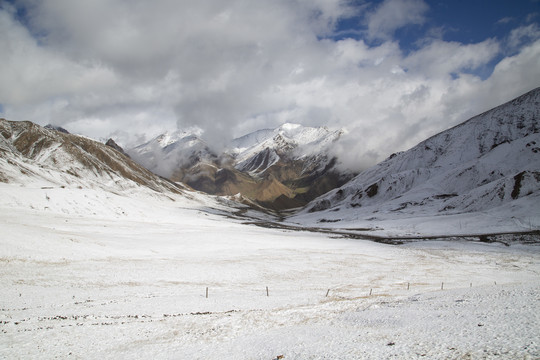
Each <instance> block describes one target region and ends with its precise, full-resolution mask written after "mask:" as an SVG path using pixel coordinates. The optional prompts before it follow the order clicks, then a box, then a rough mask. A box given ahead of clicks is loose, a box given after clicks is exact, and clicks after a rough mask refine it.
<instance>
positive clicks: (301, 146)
mask: <svg viewBox="0 0 540 360" xmlns="http://www.w3.org/2000/svg"><path fill="white" fill-rule="evenodd" d="M342 134H343V130H337V131H330V130H329V129H328V128H326V127H305V126H302V125H299V124H289V123H287V124H283V125H281V126H280V127H278V128H276V129H273V130H270V129H266V130H259V131H256V132H254V133H251V134H248V135H245V136H243V137H241V138H238V139H235V140H233V147H232V150H231V153H232V155H233V156H234V157H235V159H236V168H237V169H239V170H242V171H248V172H252V173H254V174H259V175H260V174H262V173H264V172H265V171H266V170H267V169H268V168H269V167H270V166H272V165H274V164H276V163H277V162H278V161H279V160H280V159H281V158H283V157H287V158H289V159H292V160H298V159H301V158H306V157H314V158H315V157H317V158H318V159H321V157H320V156H319V155H321V154H326V153H327V152H328V147H329V145H331V144H332V143H333V142H334V141H337V140H338V139H339V137H340V136H341V135H342ZM262 157H264V158H265V159H269V160H270V159H271V161H261V160H262ZM261 164H266V166H261ZM254 165H256V166H254ZM324 165H326V164H324Z"/></svg>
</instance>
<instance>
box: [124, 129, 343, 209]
mask: <svg viewBox="0 0 540 360" xmlns="http://www.w3.org/2000/svg"><path fill="white" fill-rule="evenodd" d="M342 134H343V130H336V131H332V130H329V129H328V128H326V127H317V128H315V127H304V126H301V125H298V124H284V125H282V126H280V127H278V128H276V129H263V130H259V131H256V132H253V133H250V134H247V135H245V136H242V137H240V138H237V139H234V140H233V141H232V142H231V143H230V145H229V146H228V147H227V148H226V149H225V150H224V151H223V152H221V153H219V154H216V153H215V152H213V151H212V150H211V148H210V147H209V146H208V144H207V143H206V142H205V141H204V140H203V139H202V138H201V134H200V133H197V132H186V131H175V132H170V133H165V134H162V135H159V136H157V137H155V138H154V139H152V140H150V141H148V142H146V143H144V144H141V145H139V146H136V147H134V148H132V149H129V150H127V153H128V154H129V155H130V156H131V157H132V158H133V159H135V160H136V161H138V162H139V163H140V164H142V165H143V166H145V167H147V168H148V169H150V170H151V171H153V172H155V173H157V174H160V175H161V176H164V177H167V178H169V179H171V180H173V181H177V182H182V183H185V184H187V185H189V186H190V187H192V188H193V189H196V190H199V191H203V192H205V193H208V194H212V195H230V196H232V195H238V194H240V195H241V196H242V197H244V198H246V199H247V200H249V201H256V202H258V203H259V204H260V205H262V206H264V207H267V208H271V209H274V210H283V209H287V208H295V207H301V206H303V205H306V204H307V203H308V202H309V201H311V200H312V199H314V198H315V197H317V196H319V195H322V194H324V193H326V192H327V191H329V190H331V189H333V188H335V187H337V186H340V185H343V184H344V183H345V182H346V181H347V180H349V179H351V178H352V176H353V174H350V173H345V172H342V171H338V170H337V168H336V167H335V164H336V159H335V158H333V157H332V156H331V155H329V150H330V149H331V146H332V144H333V143H334V142H336V141H338V140H339V138H340V137H341V135H342Z"/></svg>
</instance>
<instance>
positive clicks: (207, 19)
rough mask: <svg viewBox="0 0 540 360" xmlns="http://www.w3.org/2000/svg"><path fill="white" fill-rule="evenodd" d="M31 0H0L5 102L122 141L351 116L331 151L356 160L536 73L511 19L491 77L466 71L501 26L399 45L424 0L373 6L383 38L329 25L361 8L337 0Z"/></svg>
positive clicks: (483, 104)
mask: <svg viewBox="0 0 540 360" xmlns="http://www.w3.org/2000/svg"><path fill="white" fill-rule="evenodd" d="M26 2H27V3H31V7H30V8H29V10H28V11H29V17H28V19H27V21H28V24H30V25H28V26H29V28H27V27H26V26H24V25H23V24H21V23H20V22H18V21H17V19H16V16H15V13H14V12H13V11H12V10H10V9H8V8H3V9H2V8H0V46H1V48H2V49H3V56H2V65H3V66H2V67H0V82H1V83H2V86H0V104H3V107H4V114H5V116H6V117H8V118H11V119H15V120H22V119H29V120H33V121H36V122H38V123H41V124H43V125H45V124H46V123H48V122H54V123H57V124H59V125H63V126H65V127H66V128H67V129H68V130H70V131H75V132H80V133H83V134H85V135H89V136H94V137H107V136H109V135H110V134H117V135H118V136H121V138H122V139H123V141H125V142H126V143H130V142H135V141H141V139H142V138H143V137H144V136H141V134H143V135H144V134H146V135H147V136H154V135H156V134H157V133H159V132H161V131H164V130H167V129H170V130H172V127H174V126H179V127H181V128H187V127H191V126H199V127H201V128H202V129H203V130H204V131H205V134H204V137H205V138H207V139H208V141H209V142H210V143H211V144H214V145H216V146H219V144H220V143H221V144H222V143H224V142H225V141H227V140H228V139H229V138H230V137H232V136H239V135H242V134H244V133H246V132H249V131H253V130H256V129H260V128H267V127H275V126H278V125H280V124H281V123H284V122H298V123H302V124H305V125H312V126H313V125H328V126H330V127H336V128H337V127H346V128H347V129H348V130H349V135H348V136H347V138H346V139H345V140H346V142H344V143H343V144H344V145H346V146H343V147H342V150H343V151H340V149H339V148H337V149H336V153H338V154H339V155H340V156H341V159H342V161H343V163H344V164H345V165H346V166H349V167H354V168H358V167H359V166H365V165H368V164H372V163H373V162H375V161H377V160H381V159H382V158H384V157H386V156H388V155H389V154H390V153H392V152H395V151H398V150H405V149H406V148H408V147H410V146H413V145H414V144H415V143H417V142H418V141H421V140H422V139H424V138H425V137H427V136H430V135H433V134H434V133H436V132H438V131H441V130H444V129H445V128H448V127H450V126H453V125H455V124H456V123H458V122H461V121H463V120H466V117H467V116H472V115H474V114H476V113H479V112H480V111H484V110H486V109H488V108H489V107H488V106H495V105H497V104H499V103H501V102H502V101H505V100H509V99H510V98H512V97H514V96H517V95H520V94H521V93H523V92H525V91H527V90H530V89H532V88H534V87H536V86H538V84H537V79H539V78H540V76H539V75H538V74H537V72H538V71H537V69H540V66H539V64H538V60H537V59H538V58H540V56H539V55H540V54H539V48H540V45H539V43H538V41H537V40H535V41H532V40H531V34H533V35H534V31H535V28H534V27H532V28H523V29H516V31H515V33H514V34H515V36H514V37H510V38H511V39H513V38H515V39H517V40H515V41H513V40H511V41H510V42H511V43H514V44H515V51H514V52H513V53H512V57H507V58H505V59H503V60H502V61H500V63H499V64H498V65H497V67H496V68H495V71H494V72H493V74H492V75H491V76H490V77H489V78H488V79H480V78H479V77H477V76H474V75H472V74H471V73H474V70H475V69H478V68H481V67H482V66H485V65H486V64H487V63H489V62H490V61H492V60H493V59H494V57H495V56H496V55H497V54H500V51H501V47H502V45H501V44H499V43H498V42H497V41H495V40H489V39H488V40H485V41H482V42H480V43H477V44H470V45H463V44H460V43H457V42H445V41H443V40H442V39H440V38H438V39H433V38H430V39H429V40H426V41H425V42H421V44H422V45H420V47H419V49H418V50H417V51H415V52H412V53H410V54H408V55H404V53H403V52H402V49H401V48H400V45H399V43H398V42H397V41H396V40H394V39H392V37H391V36H390V35H391V34H392V33H393V32H394V31H395V30H396V29H398V28H399V27H402V26H406V25H408V24H421V23H423V22H424V21H425V19H424V17H425V14H426V11H427V6H426V5H425V4H424V3H423V2H421V1H408V0H407V1H385V2H384V3H383V4H382V5H381V6H380V7H379V8H377V9H376V11H375V12H374V13H372V14H369V15H368V18H369V19H370V22H369V26H370V27H369V31H370V34H372V36H374V37H377V38H378V39H379V40H381V41H380V45H378V46H376V47H370V46H369V45H368V44H367V43H366V42H364V41H363V40H361V39H358V40H355V39H345V40H341V41H334V40H332V39H331V38H329V37H328V35H329V34H332V32H333V31H334V30H335V28H334V27H335V25H336V22H337V20H338V19H339V18H342V17H349V16H351V14H354V13H355V12H354V11H353V10H351V7H350V4H351V3H350V2H344V1H339V0H335V1H328V0H317V1H309V0H295V1H290V0H268V1H262V0H261V1H257V2H254V1H249V0H233V1H227V2H224V1H221V0H207V1H193V2H189V4H187V2H178V1H174V0H155V1H152V2H148V1H142V0H133V1H120V0H95V1H85V2H73V1H68V0H63V1H62V0H45V1H37V0H27V1H26ZM398 10H399V11H398ZM383 20H385V21H389V22H384V21H383ZM525 35H527V36H528V38H527V39H529V40H527V42H524V41H522V40H521V39H524V36H525ZM126 143H124V144H121V145H126Z"/></svg>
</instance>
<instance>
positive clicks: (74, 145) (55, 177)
mask: <svg viewBox="0 0 540 360" xmlns="http://www.w3.org/2000/svg"><path fill="white" fill-rule="evenodd" d="M112 145H113V143H110V144H109V146H107V145H105V144H102V143H99V142H97V141H94V140H91V139H88V138H85V137H82V136H78V135H72V134H69V133H67V132H64V131H61V130H58V129H55V128H53V127H49V128H44V127H41V126H39V125H36V124H34V123H31V122H29V121H8V120H5V119H0V181H1V182H6V183H24V184H27V183H32V182H36V183H49V184H51V185H58V186H67V187H90V188H101V189H105V190H108V191H121V190H125V189H133V190H136V189H138V188H140V187H144V188H147V189H150V190H153V191H156V192H161V193H171V192H172V193H180V192H182V188H183V187H182V186H181V185H178V184H174V183H172V182H170V181H168V180H166V179H163V178H160V177H159V176H157V175H155V174H153V173H151V172H150V171H148V170H147V169H145V168H144V167H142V166H140V165H139V164H137V163H136V162H134V161H132V160H131V159H129V158H128V157H126V156H125V155H124V154H122V153H121V152H120V151H119V150H117V149H115V148H113V147H112Z"/></svg>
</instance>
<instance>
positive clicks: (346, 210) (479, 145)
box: [292, 88, 540, 226]
mask: <svg viewBox="0 0 540 360" xmlns="http://www.w3.org/2000/svg"><path fill="white" fill-rule="evenodd" d="M539 122H540V88H537V89H534V90H532V91H530V92H528V93H526V94H524V95H522V96H520V97H518V98H516V99H513V100H511V101H509V102H507V103H505V104H502V105H500V106H498V107H496V108H494V109H491V110H488V111H486V112H484V113H482V114H479V115H477V116H475V117H472V118H471V119H469V120H467V121H465V122H463V123H461V124H458V125H456V126H454V127H452V128H450V129H448V130H445V131H443V132H441V133H439V134H436V135H434V136H432V137H430V138H428V139H426V140H424V141H422V142H420V143H419V144H417V145H416V146H414V147H412V148H411V149H409V150H407V151H404V152H400V153H396V154H392V155H391V156H389V157H388V158H387V159H385V160H384V161H382V162H380V163H378V164H376V165H374V166H373V167H371V168H369V169H367V170H365V171H363V172H362V173H360V174H359V175H357V176H356V177H355V178H354V179H352V180H351V181H349V182H348V183H347V184H345V185H343V186H342V187H340V188H336V189H334V190H332V191H330V192H329V193H327V194H325V195H322V196H321V197H319V198H318V199H316V200H314V201H313V202H311V203H310V204H309V205H307V207H306V208H305V209H304V210H302V211H301V212H300V214H298V215H297V216H295V217H293V218H292V221H307V222H309V223H311V224H314V223H317V222H320V221H323V220H324V221H331V222H333V223H334V224H335V223H336V222H337V223H340V224H342V226H349V225H347V224H352V223H355V222H356V223H357V224H358V223H363V224H369V223H370V221H376V220H391V219H394V220H395V219H398V218H402V219H404V218H406V217H409V218H410V217H418V218H420V217H428V216H439V215H456V216H458V215H460V214H468V213H481V212H485V213H493V214H495V213H496V212H497V211H499V210H500V209H499V208H501V207H506V208H510V209H511V211H510V214H511V215H509V216H510V217H512V216H515V217H516V222H518V221H522V220H523V219H521V220H520V219H518V217H521V218H523V217H524V216H525V217H526V216H527V214H526V212H527V211H528V210H527V209H529V210H537V212H538V211H540V206H538V205H536V206H535V201H538V200H539V199H538V198H539V197H540V157H539V156H538V152H540V148H539V144H540V134H539V133H540V124H539ZM501 211H502V210H501ZM502 213H503V212H502Z"/></svg>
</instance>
